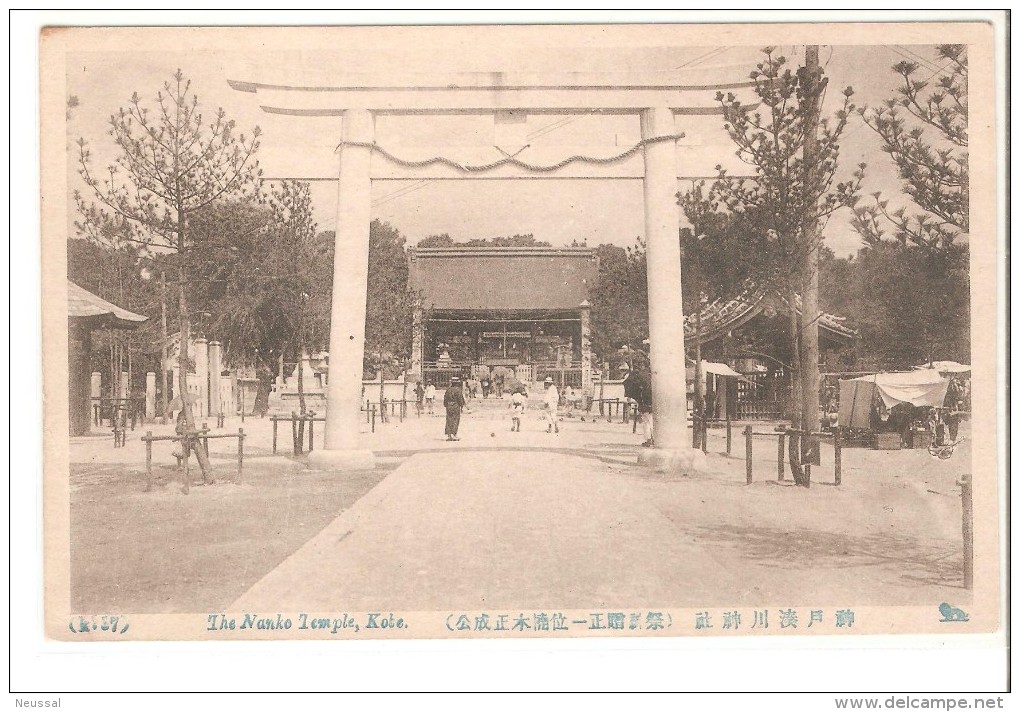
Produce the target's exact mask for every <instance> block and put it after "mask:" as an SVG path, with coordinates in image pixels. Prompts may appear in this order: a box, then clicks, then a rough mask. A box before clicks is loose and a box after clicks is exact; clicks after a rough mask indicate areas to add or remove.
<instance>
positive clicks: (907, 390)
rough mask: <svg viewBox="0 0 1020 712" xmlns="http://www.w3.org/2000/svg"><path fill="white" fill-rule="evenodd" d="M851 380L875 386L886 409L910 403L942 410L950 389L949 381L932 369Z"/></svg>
mask: <svg viewBox="0 0 1020 712" xmlns="http://www.w3.org/2000/svg"><path fill="white" fill-rule="evenodd" d="M851 380H854V381H864V382H867V383H873V384H875V388H877V389H878V394H879V396H880V397H881V398H882V402H883V403H884V404H885V407H886V408H892V407H894V406H897V405H900V404H901V403H910V404H911V405H914V406H918V407H922V408H923V407H934V408H941V407H942V403H943V401H945V399H946V390H947V389H948V388H949V380H948V379H946V378H943V377H942V376H941V375H940V374H939V372H938V371H934V370H932V369H925V370H923V371H909V372H907V373H876V374H874V375H871V376H860V377H859V378H854V379H851Z"/></svg>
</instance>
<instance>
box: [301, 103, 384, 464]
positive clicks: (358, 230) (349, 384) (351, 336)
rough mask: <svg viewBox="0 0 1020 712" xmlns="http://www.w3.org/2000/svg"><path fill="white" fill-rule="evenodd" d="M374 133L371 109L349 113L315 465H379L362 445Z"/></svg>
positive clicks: (346, 114)
mask: <svg viewBox="0 0 1020 712" xmlns="http://www.w3.org/2000/svg"><path fill="white" fill-rule="evenodd" d="M374 137H375V117H374V116H373V115H372V112H371V111H369V110H367V109H349V110H347V111H346V112H344V118H343V140H344V143H342V144H341V149H340V176H339V178H340V180H339V196H338V200H337V219H336V243H335V254H334V257H333V299H332V303H331V308H330V322H329V377H328V381H327V387H326V404H327V405H326V437H325V446H324V447H323V448H321V449H318V450H313V451H312V452H311V453H309V458H308V459H309V463H311V464H313V465H314V466H323V467H327V468H330V469H343V470H360V469H371V468H373V467H375V456H374V455H373V454H372V451H371V450H362V449H359V448H358V446H359V442H358V426H359V423H360V420H361V418H360V416H361V377H362V370H363V360H364V355H365V341H364V338H365V307H366V301H367V299H368V296H367V295H368V291H367V290H368V241H369V225H370V223H371V221H372V173H371V168H372V149H371V148H368V144H371V143H372V140H373V139H374ZM351 142H356V143H360V144H363V145H351Z"/></svg>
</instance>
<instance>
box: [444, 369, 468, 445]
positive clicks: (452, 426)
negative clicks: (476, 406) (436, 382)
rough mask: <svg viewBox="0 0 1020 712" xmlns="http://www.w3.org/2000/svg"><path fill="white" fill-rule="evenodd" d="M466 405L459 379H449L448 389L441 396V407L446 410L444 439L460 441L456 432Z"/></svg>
mask: <svg viewBox="0 0 1020 712" xmlns="http://www.w3.org/2000/svg"><path fill="white" fill-rule="evenodd" d="M465 405H466V403H465V401H464V389H463V388H462V387H461V385H460V379H459V378H457V377H456V376H454V377H453V378H452V379H450V387H449V388H447V389H446V395H444V396H443V406H444V407H445V408H446V439H447V440H460V438H458V437H457V431H458V430H459V429H460V412H461V410H463V408H464V406H465Z"/></svg>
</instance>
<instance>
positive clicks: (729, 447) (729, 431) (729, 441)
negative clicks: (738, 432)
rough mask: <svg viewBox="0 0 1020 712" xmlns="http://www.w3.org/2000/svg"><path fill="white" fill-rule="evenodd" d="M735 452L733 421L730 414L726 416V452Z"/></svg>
mask: <svg viewBox="0 0 1020 712" xmlns="http://www.w3.org/2000/svg"><path fill="white" fill-rule="evenodd" d="M732 452H733V421H731V420H730V416H729V415H727V416H726V454H727V455H729V454H730V453H732Z"/></svg>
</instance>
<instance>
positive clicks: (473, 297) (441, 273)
mask: <svg viewBox="0 0 1020 712" xmlns="http://www.w3.org/2000/svg"><path fill="white" fill-rule="evenodd" d="M409 267H410V269H409V275H408V286H409V288H410V289H411V291H412V292H413V293H414V294H415V295H416V306H415V309H414V320H413V338H412V347H411V349H412V355H411V370H412V372H414V373H416V374H418V375H420V376H421V377H422V378H423V379H424V380H425V381H426V382H431V383H433V384H435V385H436V386H437V387H444V386H446V385H447V384H448V383H449V380H450V378H451V377H452V376H454V375H456V376H460V377H462V378H479V377H483V376H485V375H489V374H495V373H497V372H501V373H504V374H506V375H507V376H508V377H510V376H512V377H513V378H515V379H517V380H519V381H522V382H524V383H531V382H534V381H542V380H544V379H545V378H546V377H547V376H551V377H552V378H553V379H554V380H555V381H556V383H558V384H560V385H570V386H572V387H574V388H590V386H591V345H590V340H589V329H590V304H589V301H588V299H589V289H590V288H591V286H592V285H593V284H594V282H595V279H596V278H597V276H598V258H597V256H596V254H595V250H593V249H591V248H588V247H436V248H413V249H411V250H410V265H409ZM500 367H501V368H500ZM497 369H499V370H498V371H497Z"/></svg>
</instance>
